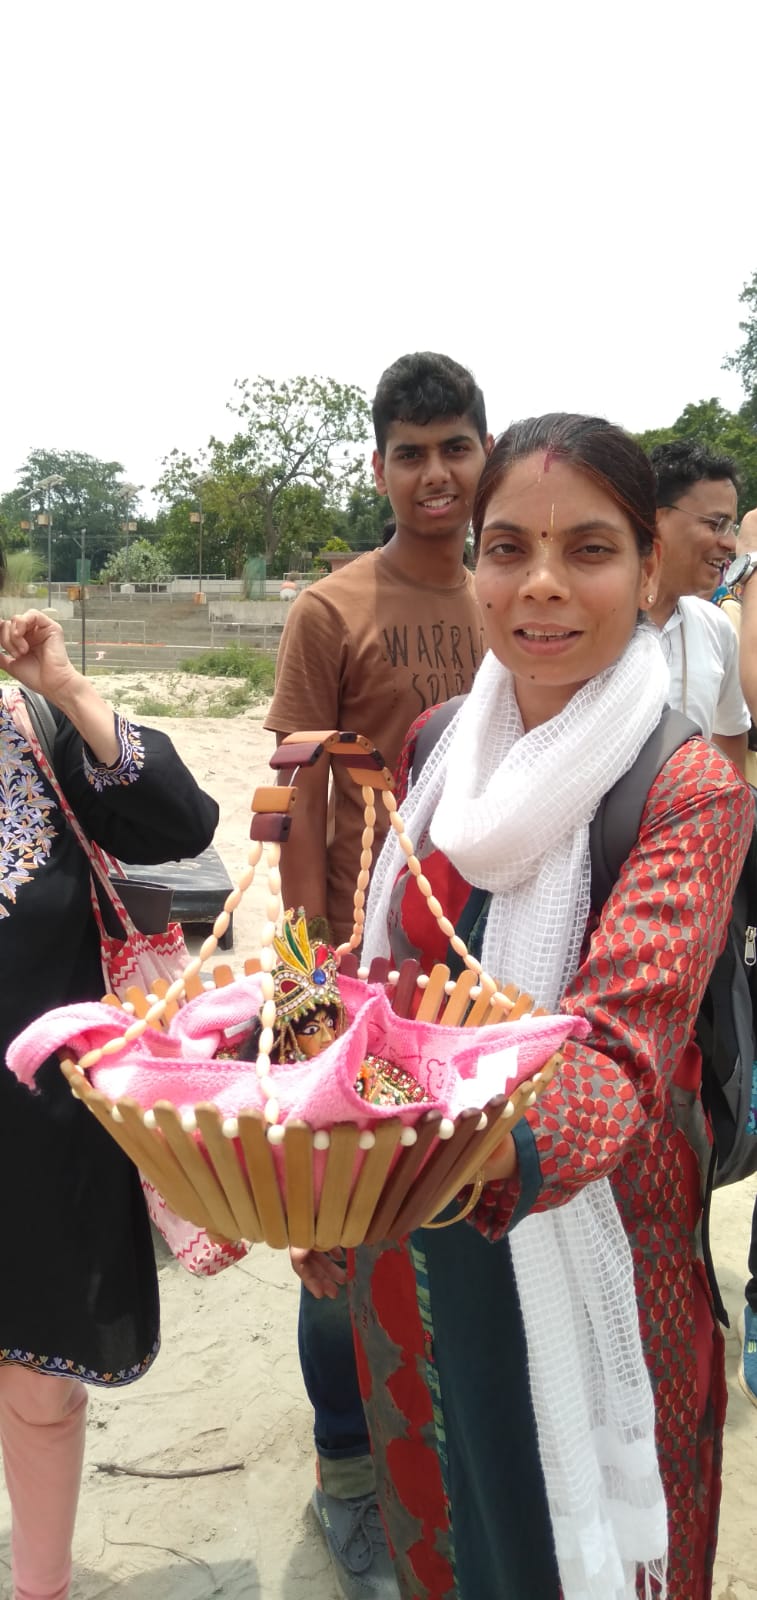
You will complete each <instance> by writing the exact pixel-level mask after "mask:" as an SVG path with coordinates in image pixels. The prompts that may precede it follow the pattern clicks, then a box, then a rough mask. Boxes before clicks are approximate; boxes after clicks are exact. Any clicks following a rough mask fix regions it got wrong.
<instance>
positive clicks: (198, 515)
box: [189, 489, 203, 595]
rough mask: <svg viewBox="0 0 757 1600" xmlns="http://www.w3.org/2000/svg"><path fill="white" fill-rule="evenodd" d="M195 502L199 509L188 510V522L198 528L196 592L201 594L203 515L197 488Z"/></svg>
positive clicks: (199, 493)
mask: <svg viewBox="0 0 757 1600" xmlns="http://www.w3.org/2000/svg"><path fill="white" fill-rule="evenodd" d="M197 504H198V506H199V508H200V509H199V511H190V513H189V520H190V522H192V523H194V525H195V526H196V527H198V528H199V552H198V554H199V568H200V573H199V578H198V583H197V588H198V593H199V594H200V595H201V594H202V523H203V516H202V491H201V490H200V489H198V491H197Z"/></svg>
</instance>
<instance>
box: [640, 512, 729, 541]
mask: <svg viewBox="0 0 757 1600" xmlns="http://www.w3.org/2000/svg"><path fill="white" fill-rule="evenodd" d="M658 510H659V511H680V512H681V513H682V515H683V516H684V517H693V518H694V521H695V522H705V523H706V524H707V527H708V528H711V529H712V532H713V534H714V535H715V538H716V539H727V538H728V536H729V534H731V533H732V534H733V535H734V537H735V535H736V534H737V533H738V531H739V528H740V526H741V524H740V523H739V522H734V521H733V518H732V517H703V516H701V514H700V513H699V512H698V511H689V508H688V506H673V505H661V506H659V507H658Z"/></svg>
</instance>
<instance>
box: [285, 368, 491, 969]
mask: <svg viewBox="0 0 757 1600" xmlns="http://www.w3.org/2000/svg"><path fill="white" fill-rule="evenodd" d="M373 417H374V426H375V430H376V450H375V452H374V456H373V470H374V474H375V478H376V485H377V487H378V489H379V491H380V493H382V494H386V495H388V497H389V500H390V502H391V506H392V510H393V512H394V517H395V523H396V530H395V533H394V535H393V537H392V538H391V540H390V541H389V543H388V544H386V545H385V546H383V548H382V549H380V550H371V551H370V552H369V553H368V554H367V555H362V556H358V557H357V558H356V560H355V561H351V562H350V563H349V565H348V566H346V567H345V568H344V569H343V570H342V571H341V572H338V573H334V574H333V575H332V576H331V577H328V578H323V579H322V580H321V582H320V583H315V584H313V585H312V587H311V588H309V589H306V590H305V591H304V592H303V593H302V594H301V595H300V596H299V598H298V599H297V600H296V601H295V602H294V604H293V606H292V610H291V612H290V614H289V617H288V619H287V624H286V627H285V629H284V633H283V636H282V639H281V644H280V646H279V654H278V661H277V665H276V688H275V692H274V696H273V701H272V704H271V707H270V710H269V712H268V716H267V718H266V722H265V726H266V727H267V728H270V729H271V730H272V731H273V732H275V733H276V734H277V735H278V737H279V739H281V738H283V737H284V735H285V734H287V733H292V732H294V731H295V729H297V728H341V729H350V730H352V731H353V732H356V733H364V734H366V735H367V736H368V737H369V738H370V739H373V740H374V742H375V743H376V745H377V746H378V748H379V750H380V751H381V753H382V755H383V757H384V761H385V763H386V765H387V766H388V767H389V768H394V767H395V766H396V763H397V760H398V757H399V754H400V750H401V748H402V741H403V739H404V737H405V734H406V733H407V730H408V728H409V726H410V724H411V722H413V721H414V719H415V717H417V716H418V715H419V714H420V712H421V711H424V710H425V709H426V707H427V706H432V705H437V704H438V703H440V702H441V701H444V700H449V699H451V697H452V696H453V695H456V694H462V693H465V692H466V691H467V690H468V689H469V688H470V686H471V684H472V682H473V675H474V673H475V671H476V668H477V667H478V666H479V664H480V661H481V657H482V655H483V643H482V631H481V620H480V615H479V611H478V606H477V604H476V599H475V594H474V590H473V580H472V577H471V574H470V573H469V572H468V571H466V569H465V567H464V566H463V550H464V547H465V538H466V534H467V531H468V523H469V519H470V512H471V507H472V503H473V495H474V493H475V489H476V485H477V483H478V479H479V476H480V473H481V469H482V467H483V463H484V459H485V453H486V450H487V448H488V443H489V435H488V434H487V432H486V417H485V412H484V403H483V397H482V395H481V391H480V390H479V389H478V388H477V387H476V385H475V383H474V381H473V378H472V377H471V375H470V373H469V372H467V371H466V370H465V368H464V367H460V366H458V364H457V362H454V361H450V360H449V358H448V357H446V356H437V355H412V356H403V357H402V359H401V360H400V361H397V362H395V364H394V366H392V367H390V368H389V369H388V371H387V372H385V373H384V375H383V377H382V378H381V381H380V383H379V386H378V390H377V392H376V398H375V400H374V403H373ZM328 780H329V771H328V766H327V764H326V763H325V762H319V763H318V764H317V765H316V766H315V767H311V768H303V769H302V770H301V771H300V773H299V775H298V778H297V787H298V791H299V793H298V797H297V811H296V814H295V816H294V818H293V822H292V832H291V835H290V838H289V842H288V844H287V847H286V850H285V851H284V852H283V856H282V880H283V885H284V903H285V905H303V906H304V907H305V909H306V911H307V914H308V916H309V917H314V916H322V917H326V918H327V920H328V922H329V923H330V925H331V929H332V932H333V934H334V937H335V940H336V941H337V942H339V941H340V940H343V939H347V938H349V935H350V932H351V930H352V896H353V891H354V888H355V879H356V877H357V872H358V867H359V858H360V838H361V834H362V831H363V808H362V800H361V797H360V793H359V791H358V790H357V788H356V786H355V784H354V783H353V782H352V781H351V779H350V778H349V777H348V776H347V774H346V772H345V770H344V767H343V766H342V765H341V764H339V763H337V764H335V766H334V769H333V817H332V818H329V817H328V816H327V810H328ZM386 827H387V819H386V816H385V814H384V812H383V808H380V809H379V813H378V818H377V830H376V833H377V837H376V848H375V854H377V853H378V850H379V849H380V847H381V844H382V843H383V837H384V833H385V832H386ZM327 832H328V836H329V841H327Z"/></svg>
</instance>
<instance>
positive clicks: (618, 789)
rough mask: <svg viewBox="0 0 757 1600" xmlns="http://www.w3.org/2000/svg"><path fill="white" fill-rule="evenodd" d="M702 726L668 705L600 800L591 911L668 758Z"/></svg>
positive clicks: (606, 891) (592, 841) (609, 883)
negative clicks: (634, 756)
mask: <svg viewBox="0 0 757 1600" xmlns="http://www.w3.org/2000/svg"><path fill="white" fill-rule="evenodd" d="M701 732H702V730H701V728H700V727H698V726H697V724H696V723H695V722H692V721H691V720H690V718H689V717H685V716H684V715H683V712H681V711H673V710H672V708H671V707H670V706H665V707H664V708H663V713H662V716H661V717H660V720H659V722H658V724H657V727H656V728H654V729H653V731H652V733H651V734H650V735H649V738H648V739H647V741H646V744H644V745H642V747H641V750H640V751H639V754H638V755H637V757H636V760H635V761H634V764H633V766H632V767H629V769H628V771H627V772H624V773H623V776H622V778H619V779H618V781H617V783H616V784H614V785H613V787H612V789H609V790H608V792H607V794H606V795H604V796H603V798H602V799H601V800H600V802H599V805H598V807H597V810H596V812H595V814H594V816H593V818H592V822H591V827H590V829H589V846H590V850H591V904H592V910H593V911H596V912H599V911H601V910H602V907H603V905H604V904H605V901H606V900H608V899H609V896H610V894H611V892H612V889H613V887H614V885H615V884H616V883H617V880H618V878H619V876H620V869H621V867H622V865H623V862H624V861H626V860H627V858H628V856H630V854H631V851H632V849H633V847H634V845H635V843H636V840H637V838H638V836H639V828H640V826H641V818H642V815H643V812H644V807H645V805H646V803H647V796H648V794H649V791H650V789H651V787H652V785H653V783H654V781H655V779H656V778H657V776H658V774H659V773H660V772H661V771H662V769H663V767H664V766H665V763H666V761H669V760H670V757H671V756H672V755H674V753H675V751H676V750H679V749H680V747H681V745H682V744H686V743H687V742H688V740H689V739H694V738H696V737H697V735H698V734H701Z"/></svg>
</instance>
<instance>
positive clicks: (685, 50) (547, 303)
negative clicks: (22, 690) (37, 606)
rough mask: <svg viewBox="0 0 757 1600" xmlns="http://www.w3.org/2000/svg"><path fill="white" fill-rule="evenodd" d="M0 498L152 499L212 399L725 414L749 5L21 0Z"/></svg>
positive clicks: (9, 83)
mask: <svg viewBox="0 0 757 1600" xmlns="http://www.w3.org/2000/svg"><path fill="white" fill-rule="evenodd" d="M0 48H2V55H3V63H4V67H3V91H2V103H1V104H0V132H2V136H3V150H4V160H3V185H2V188H3V195H4V205H3V221H4V228H3V233H4V247H3V277H4V294H3V310H4V317H3V322H4V329H3V338H2V389H3V397H4V402H5V404H4V408H3V409H4V423H3V427H2V429H1V430H0V489H5V488H9V487H11V485H12V484H13V482H14V476H15V470H16V468H17V467H18V466H19V465H20V463H21V461H22V460H23V458H24V456H25V454H26V452H27V451H28V450H29V449H30V448H32V447H35V446H46V447H47V446H49V447H55V448H61V449H75V450H85V451H89V452H91V453H92V454H94V455H98V456H101V457H104V458H107V459H113V458H115V459H118V460H120V461H121V462H122V463H123V465H124V468H125V472H126V475H127V477H128V478H130V479H131V480H132V481H134V482H136V483H140V484H146V485H150V484H152V483H154V481H155V478H156V477H157V474H158V470H159V461H160V457H161V456H162V455H163V454H164V453H166V452H167V451H168V450H169V449H170V448H171V447H172V446H173V445H177V446H179V447H181V448H188V449H193V448H194V447H195V446H197V445H199V444H201V443H203V442H204V441H205V440H206V439H207V437H208V435H209V434H210V433H211V432H215V433H219V434H222V435H223V434H224V433H228V432H229V430H230V426H231V419H230V417H229V415H228V413H227V411H226V409H225V403H226V401H227V399H228V398H229V396H230V394H231V390H232V384H233V380H234V378H235V377H239V376H245V375H247V376H253V375H254V374H256V373H265V374H268V375H271V376H273V377H287V376H292V375H294V374H296V373H306V374H311V373H318V374H321V375H325V376H333V377H335V378H338V379H340V380H343V381H349V382H354V383H358V384H360V385H362V386H363V387H364V388H365V389H366V390H367V392H368V393H369V394H371V393H372V392H373V388H374V387H375V383H376V380H377V378H378V375H379V373H380V372H381V370H382V368H383V367H384V366H386V365H387V364H388V363H389V362H390V361H391V360H393V359H394V358H395V357H396V356H397V355H399V354H401V353H402V352H404V351H406V350H409V349H417V348H431V349H442V350H446V351H447V352H449V353H450V354H451V355H454V356H455V357H456V358H457V359H459V360H461V361H464V362H465V363H466V364H468V365H470V366H471V367H472V368H473V369H474V371H475V372H476V375H477V377H478V379H479V381H480V382H481V384H482V385H483V387H484V390H485V393H486V396H487V400H488V404H489V413H490V420H491V423H492V426H493V427H494V428H495V430H498V429H500V428H501V427H503V426H504V425H505V424H506V423H507V421H508V420H509V419H510V418H511V417H512V416H514V415H523V414H528V413H530V412H533V411H540V410H548V409H553V408H560V407H569V408H571V409H574V408H575V409H591V410H595V411H599V412H602V413H605V414H607V415H610V416H612V417H613V418H614V419H616V420H618V421H621V422H623V423H625V424H627V425H628V426H629V427H632V428H642V427H647V426H653V425H656V424H664V423H667V422H671V421H672V420H673V419H674V418H675V416H676V415H677V414H678V413H679V412H680V410H681V409H682V407H683V406H684V405H685V404H686V402H687V401H689V400H696V399H699V398H702V397H709V396H710V395H712V394H718V395H720V396H721V398H722V399H723V401H724V402H725V403H726V404H728V405H733V406H735V405H737V404H738V403H739V400H740V398H741V394H740V388H739V385H738V382H737V380H736V379H735V378H734V377H733V375H731V374H727V373H724V372H723V371H722V370H721V361H722V358H723V356H724V354H725V353H726V352H727V351H729V350H732V349H733V348H734V347H735V346H736V345H737V343H738V340H739V334H738V322H739V316H740V314H741V311H740V307H739V304H738V295H739V292H740V290H741V288H742V285H743V283H744V282H745V280H746V279H747V278H749V277H750V276H751V274H752V272H753V271H754V270H755V269H757V176H756V175H757V159H756V153H757V131H756V130H757V117H756V113H755V92H754V62H755V60H757V4H755V0H720V3H719V4H718V5H716V6H715V5H712V4H711V3H709V0H708V3H706V4H705V3H703V0H633V3H630V4H624V3H622V0H601V3H600V0H573V3H571V4H565V3H555V0H540V3H539V4H535V3H532V0H518V3H513V0H456V3H455V4H451V3H450V0H371V3H370V4H369V3H368V0H330V3H329V0H327V3H325V4H323V3H322V4H320V5H319V4H318V3H317V0H273V4H265V5H264V4H260V3H259V0H212V3H207V0H203V3H202V4H198V3H197V0H150V3H149V4H147V3H145V0H129V3H128V4H127V3H125V0H96V3H94V4H90V3H88V0H54V3H50V0H37V3H34V0H27V3H26V4H21V0H15V3H8V4H6V5H5V7H3V11H2V20H1V21H0Z"/></svg>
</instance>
